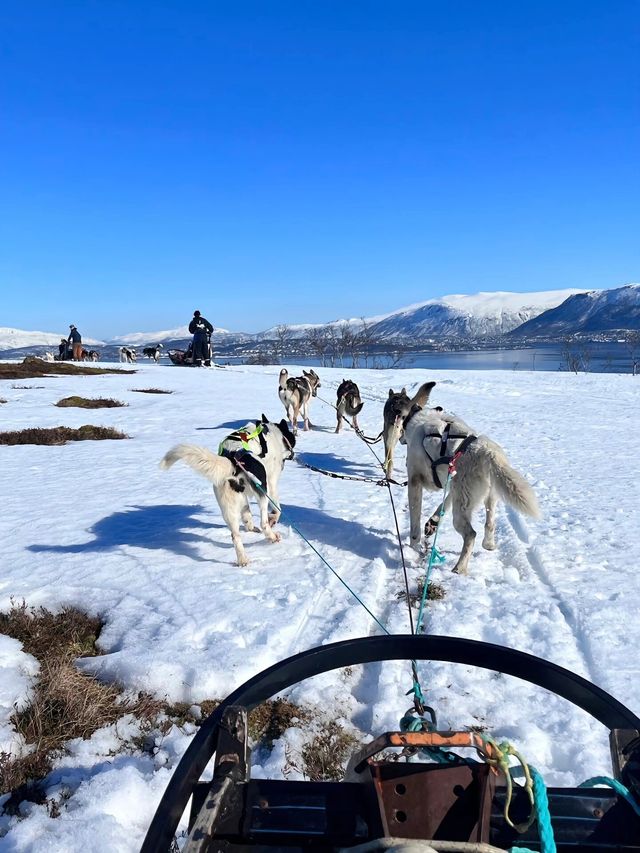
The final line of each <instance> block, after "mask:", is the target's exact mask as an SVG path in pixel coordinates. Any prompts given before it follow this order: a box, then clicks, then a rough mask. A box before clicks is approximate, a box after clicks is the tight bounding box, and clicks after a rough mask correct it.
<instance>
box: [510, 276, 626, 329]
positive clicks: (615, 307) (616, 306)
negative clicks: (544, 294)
mask: <svg viewBox="0 0 640 853" xmlns="http://www.w3.org/2000/svg"><path fill="white" fill-rule="evenodd" d="M616 329H640V284H626V285H625V286H624V287H616V288H614V289H613V290H589V291H587V292H584V293H578V294H576V295H575V296H571V297H569V298H568V299H566V300H565V301H564V302H563V303H562V304H561V305H558V306H557V307H555V308H552V309H550V310H549V311H545V312H544V313H543V314H539V315H538V316H537V317H535V318H533V319H531V320H529V321H528V322H526V323H524V324H523V325H522V326H519V327H518V328H517V329H515V330H514V331H513V332H512V335H513V336H514V337H515V336H517V337H520V336H525V335H526V336H530V337H531V336H536V337H539V336H545V337H551V336H558V335H569V334H575V333H577V332H607V331H614V330H616Z"/></svg>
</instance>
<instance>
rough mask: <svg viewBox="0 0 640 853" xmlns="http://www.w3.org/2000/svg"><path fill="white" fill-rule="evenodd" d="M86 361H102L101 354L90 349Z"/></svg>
mask: <svg viewBox="0 0 640 853" xmlns="http://www.w3.org/2000/svg"><path fill="white" fill-rule="evenodd" d="M86 361H100V353H99V352H98V350H95V349H90V350H89V352H88V353H87V358H86Z"/></svg>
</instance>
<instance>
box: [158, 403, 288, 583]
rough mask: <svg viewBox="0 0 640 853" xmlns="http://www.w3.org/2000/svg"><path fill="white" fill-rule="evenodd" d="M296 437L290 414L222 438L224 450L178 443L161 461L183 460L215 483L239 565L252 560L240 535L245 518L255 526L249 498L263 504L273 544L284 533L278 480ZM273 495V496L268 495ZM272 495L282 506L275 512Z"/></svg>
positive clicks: (265, 526)
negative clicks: (280, 531)
mask: <svg viewBox="0 0 640 853" xmlns="http://www.w3.org/2000/svg"><path fill="white" fill-rule="evenodd" d="M295 443H296V439H295V436H294V435H293V433H291V431H290V430H289V428H288V426H287V422H286V421H285V420H284V418H283V419H282V420H281V421H280V423H277V424H276V423H271V422H270V421H268V420H267V418H266V417H265V416H264V415H263V416H262V420H260V421H257V422H250V423H248V424H247V425H246V426H245V427H243V428H242V429H241V430H237V431H236V432H234V433H232V434H231V435H230V436H227V438H226V439H225V440H224V441H223V442H222V444H221V445H220V448H219V452H218V454H216V453H213V452H212V451H211V450H207V449H206V448H205V447H197V446H195V445H193V444H178V445H177V446H176V447H173V448H172V449H171V450H170V451H169V452H168V453H167V454H166V455H165V457H164V458H163V459H162V461H161V462H160V467H161V468H170V467H171V466H172V465H173V464H174V462H177V461H178V460H180V459H182V461H183V462H185V463H186V464H187V465H189V466H190V467H191V468H193V470H194V471H196V472H197V473H198V474H202V476H203V477H206V479H207V480H210V481H211V482H212V483H213V492H214V494H215V496H216V500H217V501H218V504H219V505H220V511H221V512H222V517H223V518H224V520H225V522H226V523H227V526H228V527H229V529H230V531H231V540H232V542H233V545H234V547H235V549H236V557H237V559H238V565H239V566H246V565H247V563H248V562H249V561H248V559H247V555H246V553H245V550H244V547H243V545H242V539H241V538H240V522H242V523H243V524H244V527H245V530H250V531H251V530H255V527H254V526H253V517H252V515H251V509H250V507H249V497H252V498H255V500H256V501H257V503H258V506H259V508H260V530H262V532H263V533H264V535H265V536H266V538H267V539H268V540H269V541H270V542H279V541H280V535H279V534H278V533H275V532H274V531H273V530H272V529H271V526H272V525H273V524H275V523H276V522H277V521H278V519H279V518H280V509H279V507H280V499H279V497H278V480H279V479H280V474H281V472H282V469H283V467H284V463H285V460H286V459H293V447H294V445H295ZM267 495H268V496H269V497H267ZM269 498H271V500H272V502H273V503H274V504H275V505H276V507H277V509H275V508H274V509H273V511H272V513H271V515H269Z"/></svg>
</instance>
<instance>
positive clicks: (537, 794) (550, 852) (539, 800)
mask: <svg viewBox="0 0 640 853" xmlns="http://www.w3.org/2000/svg"><path fill="white" fill-rule="evenodd" d="M529 772H530V773H531V778H532V779H533V801H534V803H535V807H536V818H537V821H538V832H539V833H540V845H541V850H542V853H556V840H555V838H554V835H553V827H552V826H551V813H550V812H549V798H548V797H547V787H546V785H545V784H544V779H543V778H542V776H541V775H540V773H539V772H538V771H537V770H536V768H535V767H532V766H531V765H529Z"/></svg>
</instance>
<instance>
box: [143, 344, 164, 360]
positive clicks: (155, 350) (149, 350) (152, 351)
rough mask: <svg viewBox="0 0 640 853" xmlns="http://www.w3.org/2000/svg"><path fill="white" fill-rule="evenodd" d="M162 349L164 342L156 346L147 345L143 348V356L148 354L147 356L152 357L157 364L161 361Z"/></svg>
mask: <svg viewBox="0 0 640 853" xmlns="http://www.w3.org/2000/svg"><path fill="white" fill-rule="evenodd" d="M161 349H162V344H156V345H155V346H154V347H145V348H144V349H143V350H142V356H143V357H144V356H147V358H152V359H153V360H154V361H155V363H156V364H157V363H158V362H159V361H160V350H161Z"/></svg>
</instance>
